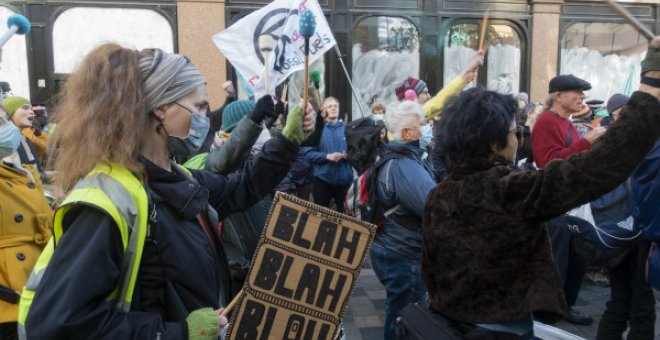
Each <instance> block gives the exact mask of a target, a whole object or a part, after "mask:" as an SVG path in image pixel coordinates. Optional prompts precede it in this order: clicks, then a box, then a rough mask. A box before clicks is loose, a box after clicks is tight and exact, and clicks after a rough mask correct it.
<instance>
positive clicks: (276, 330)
mask: <svg viewBox="0 0 660 340" xmlns="http://www.w3.org/2000/svg"><path fill="white" fill-rule="evenodd" d="M375 234H376V226H374V225H372V224H369V223H366V222H363V221H360V220H357V219H355V218H353V217H351V216H347V215H343V214H340V213H338V212H336V211H333V210H330V209H327V208H324V207H321V206H318V205H315V204H312V203H309V202H307V201H304V200H301V199H299V198H297V197H294V196H290V195H286V194H283V193H280V192H278V193H277V194H276V195H275V199H274V201H273V206H272V207H271V210H270V215H269V217H268V221H267V222H266V227H265V228H264V232H263V234H262V237H261V240H260V241H259V246H258V248H257V251H256V253H255V255H254V258H253V259H252V265H251V267H250V273H249V274H248V278H247V280H246V282H245V285H244V286H243V292H242V294H241V296H240V298H239V301H238V304H237V307H236V308H234V311H233V313H232V317H231V320H230V326H229V329H228V331H227V339H332V338H333V337H334V336H335V334H336V333H337V330H338V327H339V324H340V323H341V318H342V315H343V313H344V312H345V311H346V308H347V307H348V301H349V298H350V296H351V293H352V292H353V289H354V288H355V284H356V282H357V278H358V276H359V275H360V270H361V268H362V263H363V262H364V259H365V258H366V256H367V254H368V250H369V247H370V246H371V241H373V238H374V235H375Z"/></svg>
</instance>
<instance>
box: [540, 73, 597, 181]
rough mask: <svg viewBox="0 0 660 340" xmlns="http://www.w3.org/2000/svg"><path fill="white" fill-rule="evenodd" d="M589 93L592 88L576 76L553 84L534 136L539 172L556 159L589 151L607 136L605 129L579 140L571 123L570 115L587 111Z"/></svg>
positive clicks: (551, 82)
mask: <svg viewBox="0 0 660 340" xmlns="http://www.w3.org/2000/svg"><path fill="white" fill-rule="evenodd" d="M589 89H591V84H589V83H588V82H586V81H585V80H582V79H580V78H577V77H575V76H573V75H560V76H556V77H554V78H552V79H551V80H550V85H549V91H548V92H549V93H550V94H549V96H548V102H549V103H550V105H549V107H548V109H547V110H546V111H545V112H543V113H542V114H541V116H539V117H538V119H537V120H536V123H535V124H534V131H533V132H532V152H533V153H534V160H535V161H536V164H537V166H538V167H539V168H543V167H545V165H546V164H547V163H548V162H549V161H551V160H553V159H564V158H566V157H568V156H570V155H573V154H575V153H578V152H580V151H585V150H589V149H590V148H591V144H592V143H593V142H594V141H596V139H598V137H600V136H601V135H602V134H603V133H604V132H605V129H604V128H600V127H599V128H596V129H594V130H592V131H591V132H589V133H588V134H586V135H585V136H584V138H580V136H579V135H578V133H577V131H575V128H573V125H572V124H571V121H570V120H569V119H568V118H569V116H570V115H571V114H573V113H579V112H581V111H582V110H583V109H584V108H583V106H582V100H584V98H585V95H584V91H586V90H589ZM587 109H588V107H587Z"/></svg>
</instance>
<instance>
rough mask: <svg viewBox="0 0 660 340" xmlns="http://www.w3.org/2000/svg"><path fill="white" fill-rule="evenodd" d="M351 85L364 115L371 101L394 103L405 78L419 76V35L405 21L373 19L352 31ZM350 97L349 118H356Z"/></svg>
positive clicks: (363, 21) (368, 19)
mask: <svg viewBox="0 0 660 340" xmlns="http://www.w3.org/2000/svg"><path fill="white" fill-rule="evenodd" d="M352 52H353V53H352V56H353V70H352V71H353V76H352V78H353V85H354V86H355V90H356V91H357V93H358V96H359V97H360V101H361V102H360V103H359V104H360V105H361V106H362V108H363V109H364V110H365V114H368V113H367V112H371V110H369V108H370V107H371V105H372V104H373V103H375V102H379V103H383V104H385V105H390V104H393V103H395V102H396V101H397V98H396V94H395V89H396V88H397V87H398V86H401V84H403V81H404V80H406V79H407V78H408V77H414V78H418V77H419V32H418V31H417V27H416V26H415V25H414V24H413V23H412V22H410V21H409V20H408V19H405V18H401V17H386V16H374V17H368V18H366V19H364V20H362V21H360V22H359V23H358V24H357V26H356V27H355V29H354V30H353V51H352ZM352 98H353V117H359V112H360V111H359V108H358V103H357V102H356V101H355V98H354V97H352Z"/></svg>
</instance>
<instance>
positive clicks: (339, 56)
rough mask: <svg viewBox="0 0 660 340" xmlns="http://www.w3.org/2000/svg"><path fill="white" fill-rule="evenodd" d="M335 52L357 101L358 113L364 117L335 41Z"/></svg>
mask: <svg viewBox="0 0 660 340" xmlns="http://www.w3.org/2000/svg"><path fill="white" fill-rule="evenodd" d="M335 52H337V59H339V63H340V64H341V67H342V68H343V69H344V74H345V75H346V79H348V85H349V86H350V87H351V92H352V93H353V97H354V98H355V102H357V105H358V108H359V109H360V114H361V115H362V118H364V110H362V103H361V102H360V98H359V97H358V95H357V93H356V92H355V87H354V86H353V82H352V81H351V76H350V75H349V74H348V70H347V69H346V64H344V59H342V55H341V51H340V50H339V46H337V44H336V43H335Z"/></svg>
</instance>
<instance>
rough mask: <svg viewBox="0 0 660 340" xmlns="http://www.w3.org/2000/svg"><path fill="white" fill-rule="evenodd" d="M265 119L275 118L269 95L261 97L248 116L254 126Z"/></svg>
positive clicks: (271, 99)
mask: <svg viewBox="0 0 660 340" xmlns="http://www.w3.org/2000/svg"><path fill="white" fill-rule="evenodd" d="M266 117H270V118H272V117H275V103H274V102H273V97H271V96H270V95H269V94H267V95H265V96H263V97H261V98H260V99H259V100H258V101H257V104H256V105H255V107H254V110H253V111H252V114H250V119H252V121H253V122H255V123H256V124H261V122H263V120H264V119H265V118H266Z"/></svg>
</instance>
